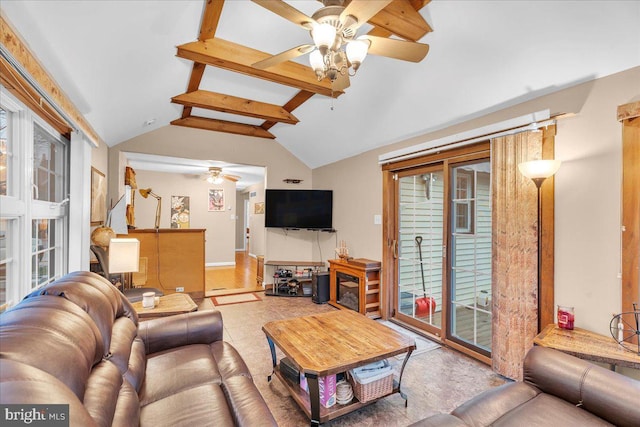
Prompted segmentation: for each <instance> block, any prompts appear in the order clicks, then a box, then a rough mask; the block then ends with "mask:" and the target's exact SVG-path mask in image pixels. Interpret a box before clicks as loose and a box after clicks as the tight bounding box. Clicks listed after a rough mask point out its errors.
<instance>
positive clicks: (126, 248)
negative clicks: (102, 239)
mask: <svg viewBox="0 0 640 427" xmlns="http://www.w3.org/2000/svg"><path fill="white" fill-rule="evenodd" d="M139 268H140V241H139V240H138V239H131V238H118V239H111V243H110V244H109V274H115V273H125V274H127V278H128V279H127V282H126V283H125V285H128V286H125V288H130V287H132V286H133V283H131V273H134V272H137V271H138V270H139Z"/></svg>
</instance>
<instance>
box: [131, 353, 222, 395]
mask: <svg viewBox="0 0 640 427" xmlns="http://www.w3.org/2000/svg"><path fill="white" fill-rule="evenodd" d="M221 382H222V377H221V375H220V372H219V371H218V366H217V365H216V362H215V360H214V359H213V357H212V355H211V348H210V347H209V346H208V345H205V344H194V345H190V346H186V347H179V348H175V349H171V350H165V351H163V352H160V353H155V354H151V355H147V370H146V373H145V379H144V384H143V385H142V389H141V390H140V403H141V405H142V406H145V405H148V404H150V403H153V402H156V401H158V400H162V399H164V398H166V397H168V396H171V395H172V394H176V393H179V392H181V391H183V390H187V389H190V388H193V387H197V386H200V385H203V384H220V383H221Z"/></svg>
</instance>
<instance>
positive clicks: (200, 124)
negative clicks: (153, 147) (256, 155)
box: [171, 116, 275, 139]
mask: <svg viewBox="0 0 640 427" xmlns="http://www.w3.org/2000/svg"><path fill="white" fill-rule="evenodd" d="M171 124H172V125H175V126H184V127H189V128H196V129H204V130H213V131H217V132H224V133H233V134H236V135H246V136H255V137H258V138H269V139H275V135H274V134H272V133H271V132H269V131H267V130H265V129H262V128H261V127H260V126H254V125H247V124H244V123H235V122H228V121H225V120H217V119H209V118H206V117H193V116H191V117H186V118H181V119H176V120H173V121H172V122H171Z"/></svg>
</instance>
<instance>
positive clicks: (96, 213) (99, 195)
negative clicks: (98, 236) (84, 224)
mask: <svg viewBox="0 0 640 427" xmlns="http://www.w3.org/2000/svg"><path fill="white" fill-rule="evenodd" d="M106 219H107V180H106V179H105V176H104V174H103V173H102V172H100V171H99V170H98V169H96V168H94V167H92V168H91V225H100V224H104V222H105V221H106Z"/></svg>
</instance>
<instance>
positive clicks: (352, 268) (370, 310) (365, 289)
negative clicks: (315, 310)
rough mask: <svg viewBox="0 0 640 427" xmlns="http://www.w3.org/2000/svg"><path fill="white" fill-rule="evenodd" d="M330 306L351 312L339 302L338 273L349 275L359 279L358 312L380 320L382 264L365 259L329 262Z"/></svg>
mask: <svg viewBox="0 0 640 427" xmlns="http://www.w3.org/2000/svg"><path fill="white" fill-rule="evenodd" d="M329 270H330V272H331V274H330V279H329V280H330V281H329V304H331V305H332V306H334V307H337V308H342V309H347V310H350V308H348V307H346V306H344V305H342V304H340V301H339V300H338V296H339V295H338V294H339V292H338V286H339V285H338V277H337V276H338V273H344V274H348V275H349V276H354V277H356V278H357V279H358V305H359V307H358V310H357V311H358V312H359V313H360V314H364V315H365V316H367V317H369V318H372V319H379V318H380V317H382V314H381V310H380V307H381V297H380V293H381V291H382V289H381V286H380V262H379V261H372V260H369V259H364V258H356V259H352V260H349V261H343V260H341V259H330V260H329Z"/></svg>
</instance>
